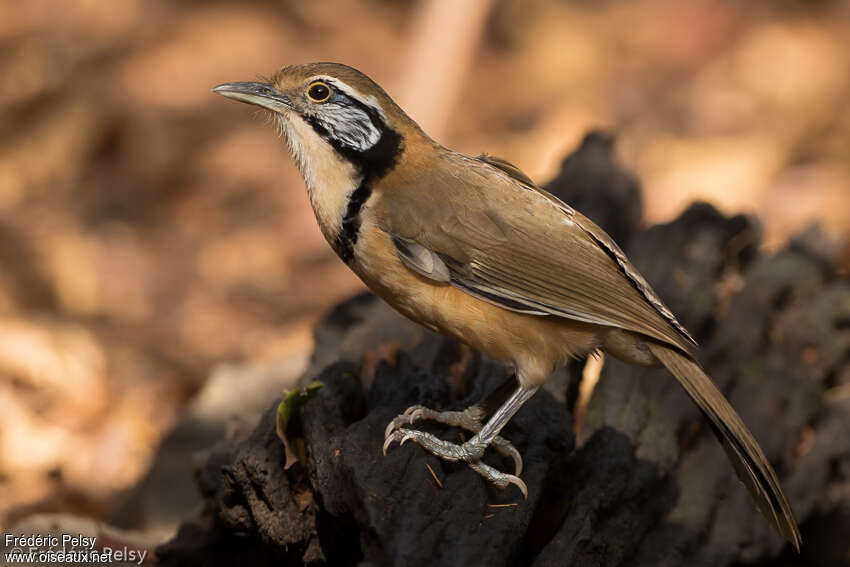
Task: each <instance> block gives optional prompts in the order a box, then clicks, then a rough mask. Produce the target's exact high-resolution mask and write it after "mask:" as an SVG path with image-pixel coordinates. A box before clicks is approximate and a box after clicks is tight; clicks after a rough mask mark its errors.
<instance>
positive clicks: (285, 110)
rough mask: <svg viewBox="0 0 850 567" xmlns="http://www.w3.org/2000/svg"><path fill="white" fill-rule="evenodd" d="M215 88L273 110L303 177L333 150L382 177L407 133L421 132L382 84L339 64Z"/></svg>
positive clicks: (357, 168) (292, 68)
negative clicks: (264, 80) (317, 160)
mask: <svg viewBox="0 0 850 567" xmlns="http://www.w3.org/2000/svg"><path fill="white" fill-rule="evenodd" d="M212 90H213V92H215V93H218V94H221V95H223V96H226V97H228V98H232V99H234V100H238V101H240V102H245V103H248V104H253V105H256V106H259V107H262V108H265V109H267V110H269V111H271V112H272V113H273V115H274V117H275V119H276V120H277V122H278V124H279V125H280V126H281V129H282V131H283V133H284V135H285V137H286V139H287V142H288V143H289V147H290V150H291V151H292V153H293V155H294V157H295V158H296V160H297V161H298V164H299V166H300V168H301V170H302V173H304V172H305V171H306V170H309V169H311V167H312V166H314V165H315V164H311V161H314V160H316V159H325V160H326V158H322V156H326V155H327V152H328V151H329V150H331V149H332V150H333V153H335V154H336V155H337V156H338V157H339V158H341V159H342V160H343V161H344V162H346V163H347V164H350V165H351V166H353V167H354V169H355V171H357V172H358V173H359V175H360V176H361V177H363V178H380V177H381V176H382V175H384V174H385V173H386V172H387V171H388V170H389V169H391V168H392V167H393V166H394V164H395V163H396V161H397V160H398V158H399V156H400V155H401V153H402V151H403V148H404V145H405V138H406V137H407V135H409V134H410V133H417V134H421V131H420V130H419V128H418V126H416V124H415V123H414V122H413V121H412V120H411V119H410V118H408V117H407V115H406V114H405V113H404V111H402V110H401V109H400V108H399V107H398V106H397V105H396V104H395V103H394V102H393V100H392V99H391V98H390V97H389V95H387V93H386V92H384V90H383V89H382V88H381V87H380V86H378V85H377V84H376V83H375V82H373V81H372V80H371V79H370V78H369V77H367V76H366V75H364V74H363V73H361V72H360V71H358V70H356V69H353V68H351V67H348V66H346V65H341V64H338V63H311V64H307V65H292V66H289V67H284V68H283V69H281V70H280V71H278V72H277V73H275V75H274V76H273V77H272V78H271V79H270V80H269V81H268V82H253V83H241V82H240V83H224V84H222V85H218V86H217V87H214V88H213V89H212ZM305 177H306V176H305Z"/></svg>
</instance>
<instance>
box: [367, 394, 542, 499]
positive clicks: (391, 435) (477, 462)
mask: <svg viewBox="0 0 850 567" xmlns="http://www.w3.org/2000/svg"><path fill="white" fill-rule="evenodd" d="M536 391H537V387H534V388H523V387H519V388H518V389H517V390H516V391H515V392H514V393H513V394H512V395H511V396H510V397H509V398H508V399H507V400H506V401H505V403H504V404H502V405H501V407H499V409H498V410H496V412H495V413H494V414H493V416H492V417H491V418H490V419H489V420H488V421H487V423H485V424H484V426H483V427H481V428H480V429H479V430H478V431H477V432H476V433H475V435H474V436H473V437H472V439H470V440H469V441H467V442H466V443H463V444H462V445H458V444H455V443H450V442H448V441H443V440H442V439H440V438H438V437H435V436H434V435H431V434H430V433H426V432H424V431H419V430H416V429H403V428H394V427H393V425H394V424H395V422H396V420H393V422H391V423H390V426H388V427H387V436H386V440H385V441H384V454H386V452H387V448H388V447H389V446H390V445H392V443H393V442H394V441H398V442H399V444H404V442H405V441H408V440H410V441H413V442H414V443H416V444H418V445H420V446H421V447H422V448H424V449H425V450H426V451H428V452H429V453H431V454H433V455H435V456H437V457H440V458H441V459H443V460H446V461H465V462H466V463H468V464H469V466H470V468H472V470H474V471H475V472H477V473H478V474H480V475H481V476H483V477H484V478H486V479H487V480H489V481H490V482H492V483H494V484H495V485H496V486H498V487H499V488H505V487H506V486H507V485H508V484H515V485H517V487H519V489H520V490H521V491H522V493H523V495H525V496H528V489H527V488H526V486H525V483H524V482H523V481H522V480H521V479H520V478H519V477H518V476H516V475H510V474H505V473H502V472H499V471H498V470H496V469H494V468H493V467H491V466H489V465H486V464H484V463H482V462H481V456H482V455H483V454H484V451H485V449H486V448H487V447H488V446H490V445H491V444H494V447H497V448H498V447H499V446H500V445H499V442H497V441H495V440H496V438H499V439H501V438H500V437H499V432H500V431H501V430H502V428H503V427H504V426H505V425H506V424H507V423H508V421H510V419H511V418H512V417H513V416H514V414H515V413H516V412H517V411H518V410H519V408H520V407H522V404H524V403H525V402H526V401H528V399H529V398H531V396H533V395H534V393H535V392H536ZM473 407H474V406H473ZM421 409H427V408H421ZM419 410H420V408H416V409H414V410H413V411H411V412H410V413H411V415H412V414H414V413H415V412H417V411H419ZM428 411H431V410H428ZM453 413H455V414H463V413H464V412H453ZM400 417H401V416H400ZM467 417H468V416H467ZM396 419H398V418H396ZM479 420H480V416H479ZM453 425H455V424H453ZM502 441H504V440H502ZM505 443H507V442H505ZM508 445H510V444H509V443H508ZM511 448H513V446H511ZM514 450H515V449H514ZM515 462H516V461H515Z"/></svg>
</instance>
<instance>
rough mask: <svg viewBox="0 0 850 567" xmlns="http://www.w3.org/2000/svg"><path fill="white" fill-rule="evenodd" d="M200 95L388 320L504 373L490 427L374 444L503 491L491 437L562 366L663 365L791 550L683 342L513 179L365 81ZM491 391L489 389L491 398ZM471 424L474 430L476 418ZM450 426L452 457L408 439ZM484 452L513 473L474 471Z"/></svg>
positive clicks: (631, 272)
mask: <svg viewBox="0 0 850 567" xmlns="http://www.w3.org/2000/svg"><path fill="white" fill-rule="evenodd" d="M212 91H213V92H214V93H217V94H219V95H222V96H225V97H227V98H230V99H233V100H236V101H240V102H243V103H247V104H251V105H255V106H258V107H260V108H262V109H265V110H266V111H269V112H270V114H271V116H272V117H273V119H274V122H275V123H276V125H277V126H278V128H279V130H280V132H281V133H282V136H283V138H284V139H285V141H286V143H287V145H288V147H289V151H290V153H291V155H292V157H293V158H294V160H295V163H296V165H297V167H298V169H299V171H300V173H301V175H302V177H303V178H304V182H305V185H306V188H307V194H308V198H309V200H310V204H311V205H312V208H313V211H314V213H315V216H316V220H317V223H318V225H319V228H320V230H321V232H322V234H323V235H324V237H325V239H326V240H327V241H328V243H329V244H330V246H331V247H332V248H333V250H334V251H335V252H336V254H337V255H338V256H339V257H340V258H341V259H342V261H343V262H345V263H346V264H347V265H348V267H349V268H350V269H351V270H352V271H353V272H354V273H355V274H356V275H357V276H358V277H360V279H361V280H362V281H363V282H364V283H365V284H366V285H367V286H368V287H369V288H370V289H371V290H372V291H373V292H374V293H375V294H377V295H378V296H380V297H381V298H382V299H383V300H385V301H386V302H387V303H389V304H390V305H391V306H392V307H393V308H395V309H396V310H397V311H399V312H400V313H401V314H403V315H405V316H406V317H408V318H410V319H412V320H413V321H415V322H417V323H420V324H421V325H423V326H425V327H426V328H428V329H431V330H432V331H436V332H437V333H441V334H443V335H446V336H448V337H451V338H454V339H456V340H458V341H461V342H463V343H466V344H467V345H469V346H470V347H472V348H474V349H477V350H479V351H482V352H484V353H486V354H488V355H489V356H491V357H493V358H495V359H497V360H500V361H503V362H504V363H505V364H507V365H509V366H510V367H512V369H513V375H512V376H513V379H512V381H511V382H510V385H509V390H508V391H507V393H506V394H504V395H502V396H501V399H500V400H499V403H500V405H499V406H498V407H497V408H496V409H495V411H493V412H492V413H491V414H490V415H489V417H488V416H487V413H488V412H487V411H485V409H484V405H483V404H476V405H473V406H471V407H469V408H466V409H465V410H463V411H435V410H432V409H429V408H426V407H423V406H419V405H416V406H412V407H411V408H408V410H407V411H405V412H404V413H402V414H400V415H399V416H397V417H396V418H394V419H393V420H392V421H391V422H390V423H389V424H388V426H387V428H386V431H385V442H384V445H383V452H384V454H386V452H387V449H388V447H389V446H391V445H392V443H395V442H399V444H403V443H404V442H406V441H413V442H414V443H416V444H418V445H419V446H421V447H422V448H423V449H424V450H426V451H428V452H430V453H432V454H433V455H436V456H437V457H439V458H442V459H444V460H447V461H461V462H465V463H466V464H467V465H468V466H469V467H470V468H472V469H473V470H474V471H475V472H477V473H478V474H479V475H481V476H482V477H483V478H484V479H486V480H487V481H489V482H491V483H493V484H494V485H495V486H497V487H499V488H506V487H507V486H509V485H515V486H517V487H518V488H519V489H520V491H522V493H523V495H525V496H526V497H527V493H528V492H527V487H526V486H525V483H524V482H523V481H522V480H521V478H520V474H521V472H522V458H521V455H520V454H519V452H518V451H517V450H516V448H515V447H514V446H513V444H511V443H510V441H508V440H507V439H504V438H503V437H502V436H501V435H500V433H501V431H502V428H503V427H504V426H505V425H506V424H507V423H508V422H509V420H510V419H511V418H512V417H513V415H514V414H515V413H516V412H517V411H518V410H519V409H520V407H522V405H523V404H524V403H525V402H526V401H528V400H529V399H530V398H531V397H532V396H533V395H534V394H535V392H536V391H537V390H538V389H539V388H540V386H541V385H542V384H543V383H544V382H545V381H546V379H547V378H548V377H549V376H550V375H551V374H552V373H553V372H554V371H555V370H556V369H557V368H558V367H559V366H561V365H563V364H565V363H566V362H567V361H568V360H569V359H570V358H580V357H585V356H588V355H590V354H593V353H595V352H597V351H603V352H605V353H608V354H610V355H612V356H614V357H616V358H618V359H620V360H622V361H625V362H627V363H630V364H635V365H640V366H664V367H666V368H667V370H668V371H669V372H670V373H671V374H672V375H673V376H674V377H675V378H676V379H677V380H678V383H679V384H680V385H681V386H682V388H684V390H685V391H686V392H687V393H688V394H689V396H690V397H691V399H692V400H693V401H694V402H695V403H696V405H697V406H698V407H699V409H700V410H702V412H703V414H704V415H705V416H706V417H707V419H708V422H709V424H710V426H711V428H712V430H713V431H714V433H715V434H716V436H717V438H718V439H719V440H720V442H721V444H722V446H723V448H724V449H725V451H726V453H727V455H728V457H729V459H730V461H731V463H732V465H733V467H734V469H735V471H736V473H737V474H738V477H739V478H740V480H741V481H742V482H743V484H744V485H745V486H746V488H747V489H748V490H749V492H750V494H751V495H752V498H753V499H754V501H755V503H756V505H757V506H758V508H759V509H760V511H761V512H762V514H763V515H764V517H765V518H766V519H767V520H768V522H769V523H770V525H771V526H772V527H773V528H774V529H775V530H776V531H777V532H778V533H779V534H780V535H781V536H783V537H785V538H786V539H787V540H788V541H789V542H790V543H791V544H792V545H794V547H795V548H797V550H798V551H799V548H800V544H801V541H802V540H801V536H800V531H799V528H798V526H797V522H796V520H795V518H794V514H793V511H792V509H791V506H790V504H789V502H788V499H787V498H786V496H785V494H784V492H783V490H782V487H781V486H780V483H779V480H778V478H777V476H776V473H775V472H774V470H773V467H772V466H771V465H770V463H769V461H768V459H767V457H766V456H765V454H764V452H763V451H762V449H761V447H760V446H759V444H758V442H757V441H756V439H755V438H754V437H753V435H752V433H750V431H749V429H748V428H747V426H746V425H745V424H744V422H743V421H742V419H741V418H740V416H739V415H738V413H737V412H736V411H735V409H734V408H733V407H732V406H731V404H730V403H729V402H728V401H727V400H726V398H725V397H724V396H723V394H722V393H721V392H720V391H719V390H718V389H717V387H716V386H715V385H714V383H713V382H712V380H711V378H709V376H708V375H707V374H706V373H705V371H704V370H703V369H702V367H701V365H700V364H699V362H698V361H697V359H696V357H695V350H696V346H697V345H696V342H695V341H694V339H693V338H692V337H691V335H690V334H689V333H688V331H687V330H686V329H685V328H684V327H683V326H682V325H681V324H680V323H679V321H678V320H677V319H676V317H675V315H674V314H673V313H672V312H671V311H670V309H668V308H667V306H665V304H664V303H663V301H662V300H661V299H660V298H659V296H658V295H657V294H656V293H655V292H654V291H653V289H652V287H651V286H650V284H649V283H648V282H647V281H646V279H644V277H643V276H642V275H641V274H640V273H639V272H638V270H637V269H636V268H635V266H634V265H632V263H631V262H630V261H629V260H628V258H627V257H626V255H625V253H624V252H623V251H622V250H621V249H620V247H619V246H618V245H617V244H616V243H615V242H614V240H613V239H611V237H610V236H608V234H607V233H605V231H603V230H602V229H601V228H600V227H598V226H597V225H596V224H594V223H593V222H592V221H591V220H590V219H588V218H587V217H585V216H584V215H582V214H581V213H580V212H579V211H577V210H574V209H573V208H572V207H570V206H569V205H568V204H566V203H564V202H562V201H561V200H559V199H558V198H557V197H555V196H554V195H552V194H550V193H548V192H546V191H545V190H543V189H542V188H540V187H539V186H538V185H537V184H536V183H534V181H533V180H532V179H531V178H530V177H528V176H527V175H525V174H524V173H523V172H522V171H521V170H520V169H519V168H518V167H516V166H514V165H513V164H511V163H510V162H508V161H506V160H503V159H500V158H497V157H493V156H489V155H486V154H484V155H481V156H477V157H472V156H467V155H465V154H462V153H459V152H455V151H452V150H450V149H448V148H446V147H444V146H442V145H440V144H439V143H437V142H436V141H434V140H432V139H431V138H430V137H429V136H428V135H427V134H426V133H425V132H424V131H423V130H422V128H420V127H419V125H418V124H417V123H416V122H415V121H414V120H413V119H412V118H410V117H409V116H408V115H407V114H406V113H405V112H404V110H402V109H401V107H399V105H397V104H396V103H395V102H394V101H393V99H392V98H391V97H390V96H389V95H388V94H387V93H386V92H385V91H384V89H382V88H381V87H380V86H379V85H378V84H377V83H375V82H374V81H372V80H371V79H370V78H369V77H367V76H366V75H365V74H364V73H362V72H360V71H358V70H357V69H354V68H353V67H349V66H347V65H343V64H340V63H329V62H321V63H308V64H297V65H290V66H286V67H283V68H281V69H280V70H278V71H277V72H276V73H274V74H273V75H272V76H271V77H270V78H268V79H266V80H260V81H259V82H230V83H224V84H220V85H218V86H216V87H213V88H212ZM501 389H504V388H501ZM485 418H486V420H485ZM420 420H434V421H437V422H440V423H445V424H450V425H457V426H460V427H463V428H465V429H467V430H469V431H470V432H471V433H473V435H472V436H471V438H470V439H469V440H467V441H465V442H464V443H452V442H449V441H446V440H443V439H440V438H439V437H437V436H435V435H433V434H430V433H428V432H425V431H422V430H419V429H415V428H413V427H410V426H412V425H413V424H414V423H415V422H417V421H420ZM488 447H492V448H493V449H494V450H497V451H498V452H499V453H501V454H503V455H505V456H509V457H511V458H513V461H514V474H509V473H505V472H502V471H500V470H498V469H497V468H496V467H493V466H490V465H488V464H486V463H484V462H483V461H482V460H481V457H482V455H483V454H484V452H485V450H486V449H487V448H488Z"/></svg>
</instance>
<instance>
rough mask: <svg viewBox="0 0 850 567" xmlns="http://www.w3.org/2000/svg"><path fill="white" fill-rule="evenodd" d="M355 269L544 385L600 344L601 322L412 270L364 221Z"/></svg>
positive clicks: (411, 314)
mask: <svg viewBox="0 0 850 567" xmlns="http://www.w3.org/2000/svg"><path fill="white" fill-rule="evenodd" d="M355 259H356V261H355V263H354V264H353V265H352V268H353V269H354V271H355V272H356V273H357V275H358V276H360V278H361V279H362V280H363V281H364V282H365V283H366V285H368V286H369V288H370V289H372V291H374V292H375V293H376V294H377V295H379V296H380V297H381V298H383V299H384V300H385V301H386V302H387V303H389V304H390V305H392V306H393V307H394V308H395V309H396V310H398V311H399V312H401V313H402V314H403V315H405V316H406V317H408V318H410V319H412V320H414V321H416V322H418V323H420V324H422V325H424V326H425V327H427V328H429V329H431V330H433V331H436V332H438V333H441V334H444V335H448V336H450V337H453V338H455V339H457V340H460V341H462V342H465V343H466V344H468V345H470V346H471V347H472V348H475V349H478V350H481V351H483V352H485V353H487V354H488V355H489V356H492V357H493V358H496V359H498V360H502V361H505V362H508V363H510V364H513V365H514V366H515V367H516V369H517V374H518V376H519V379H520V380H521V381H524V382H526V383H528V384H530V385H531V384H533V385H537V384H540V383H542V382H543V381H544V380H545V379H546V378H547V377H548V376H549V374H551V373H552V371H553V370H554V369H555V367H556V366H557V365H558V364H560V363H561V362H563V361H564V360H565V359H566V358H567V357H569V356H581V355H584V354H587V353H588V352H590V351H592V350H594V349H595V348H597V347H598V346H599V344H600V337H601V334H603V333H604V332H607V330H604V329H602V328H600V327H598V326H596V325H590V324H586V323H581V322H577V321H570V320H567V319H563V318H558V317H547V316H537V315H527V314H523V313H516V312H513V311H508V310H506V309H503V308H501V307H498V306H496V305H493V304H491V303H488V302H486V301H483V300H481V299H477V298H475V297H473V296H472V295H469V294H468V293H466V292H464V291H461V290H460V289H458V288H455V287H453V286H451V285H449V284H445V283H441V282H435V281H432V280H429V279H427V278H424V277H422V276H420V275H419V274H416V273H414V272H412V271H411V270H409V269H408V268H407V267H405V266H404V264H402V263H401V260H399V258H398V256H397V255H396V252H395V248H394V246H393V244H392V242H391V240H390V237H389V235H388V234H386V233H385V232H383V231H381V230H378V229H377V228H375V227H374V226H370V225H369V224H368V223H365V222H364V223H363V226H362V227H361V230H360V235H359V238H358V242H357V247H356V254H355Z"/></svg>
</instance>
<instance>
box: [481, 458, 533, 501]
mask: <svg viewBox="0 0 850 567" xmlns="http://www.w3.org/2000/svg"><path fill="white" fill-rule="evenodd" d="M469 468H471V469H472V470H474V471H475V472H477V473H478V474H480V475H481V476H483V477H484V478H486V479H487V480H489V481H490V482H492V483H493V484H494V485H496V487H497V488H507V487H508V485H509V484H514V485H516V487H517V488H519V490H520V492H522V496H523V498H526V499H528V487H527V486H526V485H525V483H524V482H523V481H522V479H521V478H519V477H518V476H515V475H512V474H507V473H503V472H501V471H499V470H497V469H495V468H493V467H491V466H490V465H488V464H486V463H482V462H480V461H479V462H476V463H469Z"/></svg>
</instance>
